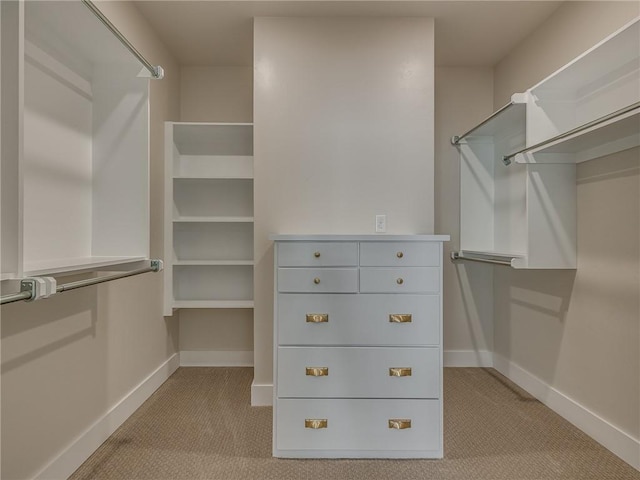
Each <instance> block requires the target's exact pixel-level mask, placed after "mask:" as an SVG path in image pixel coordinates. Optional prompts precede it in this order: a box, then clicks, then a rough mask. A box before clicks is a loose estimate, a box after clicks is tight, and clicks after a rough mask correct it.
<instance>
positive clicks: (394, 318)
mask: <svg viewBox="0 0 640 480" xmlns="http://www.w3.org/2000/svg"><path fill="white" fill-rule="evenodd" d="M389 322H391V323H411V314H410V313H390V314H389Z"/></svg>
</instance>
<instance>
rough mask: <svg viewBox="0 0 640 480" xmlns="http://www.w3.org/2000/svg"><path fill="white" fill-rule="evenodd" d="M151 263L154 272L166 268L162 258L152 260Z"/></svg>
mask: <svg viewBox="0 0 640 480" xmlns="http://www.w3.org/2000/svg"><path fill="white" fill-rule="evenodd" d="M149 265H150V266H151V269H152V270H153V271H154V272H161V271H162V270H164V262H163V261H162V260H151V261H150V262H149Z"/></svg>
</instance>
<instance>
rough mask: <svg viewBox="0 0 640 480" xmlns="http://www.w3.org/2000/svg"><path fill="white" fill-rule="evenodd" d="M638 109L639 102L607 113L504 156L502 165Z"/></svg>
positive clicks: (509, 163)
mask: <svg viewBox="0 0 640 480" xmlns="http://www.w3.org/2000/svg"><path fill="white" fill-rule="evenodd" d="M638 107H640V102H636V103H632V104H631V105H628V106H626V107H624V108H621V109H620V110H616V111H615V112H612V113H609V114H608V115H605V116H604V117H600V118H596V119H595V120H592V121H590V122H589V123H585V124H584V125H580V126H579V127H576V128H574V129H572V130H569V131H568V132H564V133H561V134H560V135H556V136H555V137H553V138H549V139H547V140H544V141H543V142H540V143H537V144H535V145H532V146H530V147H527V148H523V149H522V150H519V151H517V152H514V153H510V154H509V155H504V156H503V157H502V163H504V164H505V165H507V166H508V165H511V159H512V158H513V157H515V156H516V155H518V154H521V153H526V152H529V151H531V150H536V149H538V148H540V147H544V146H545V145H548V144H550V143H553V142H556V141H558V140H562V139H563V138H566V137H569V136H571V135H573V134H575V133H580V132H582V131H583V130H586V129H588V128H591V127H595V126H596V125H600V124H601V123H604V122H606V121H608V120H611V119H612V118H615V117H619V116H621V115H624V114H625V113H628V112H630V111H631V110H635V109H636V108H638Z"/></svg>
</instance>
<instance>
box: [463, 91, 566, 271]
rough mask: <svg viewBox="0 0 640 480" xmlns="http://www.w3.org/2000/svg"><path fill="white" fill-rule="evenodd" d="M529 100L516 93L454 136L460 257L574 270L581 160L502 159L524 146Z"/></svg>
mask: <svg viewBox="0 0 640 480" xmlns="http://www.w3.org/2000/svg"><path fill="white" fill-rule="evenodd" d="M527 101H528V95H527V94H515V95H513V97H512V99H511V102H510V103H509V104H508V105H506V106H505V107H503V108H501V109H499V110H498V111H497V112H495V113H494V114H493V115H491V116H490V117H489V118H487V119H486V120H485V121H483V122H482V123H481V124H479V125H478V126H477V127H475V128H473V129H471V130H470V131H469V132H467V133H466V134H464V135H461V136H460V137H454V138H452V143H453V144H454V145H456V146H457V147H458V149H459V151H460V251H459V252H455V254H454V256H453V257H452V258H453V259H454V260H474V261H480V262H484V263H492V264H497V265H507V266H511V267H513V268H575V235H576V233H575V220H573V221H572V215H574V213H573V212H574V210H575V208H573V210H572V206H574V205H575V166H574V165H554V166H553V167H552V168H548V167H549V166H547V167H546V168H545V169H544V170H543V169H540V168H538V167H537V166H536V165H518V164H514V165H512V166H510V167H506V166H505V165H503V163H502V161H501V159H502V156H503V155H505V154H506V153H508V152H513V151H517V150H519V149H522V148H524V147H525V145H526V137H525V133H526V105H527ZM556 205H558V206H559V207H557V208H556ZM550 206H551V208H550ZM573 218H575V217H573Z"/></svg>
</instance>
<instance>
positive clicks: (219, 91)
mask: <svg viewBox="0 0 640 480" xmlns="http://www.w3.org/2000/svg"><path fill="white" fill-rule="evenodd" d="M180 71H181V81H180V85H181V90H180V121H182V122H225V123H226V122H229V123H234V122H238V123H245V122H251V121H252V120H253V68H251V67H193V66H183V67H182V68H181V69H180Z"/></svg>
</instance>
